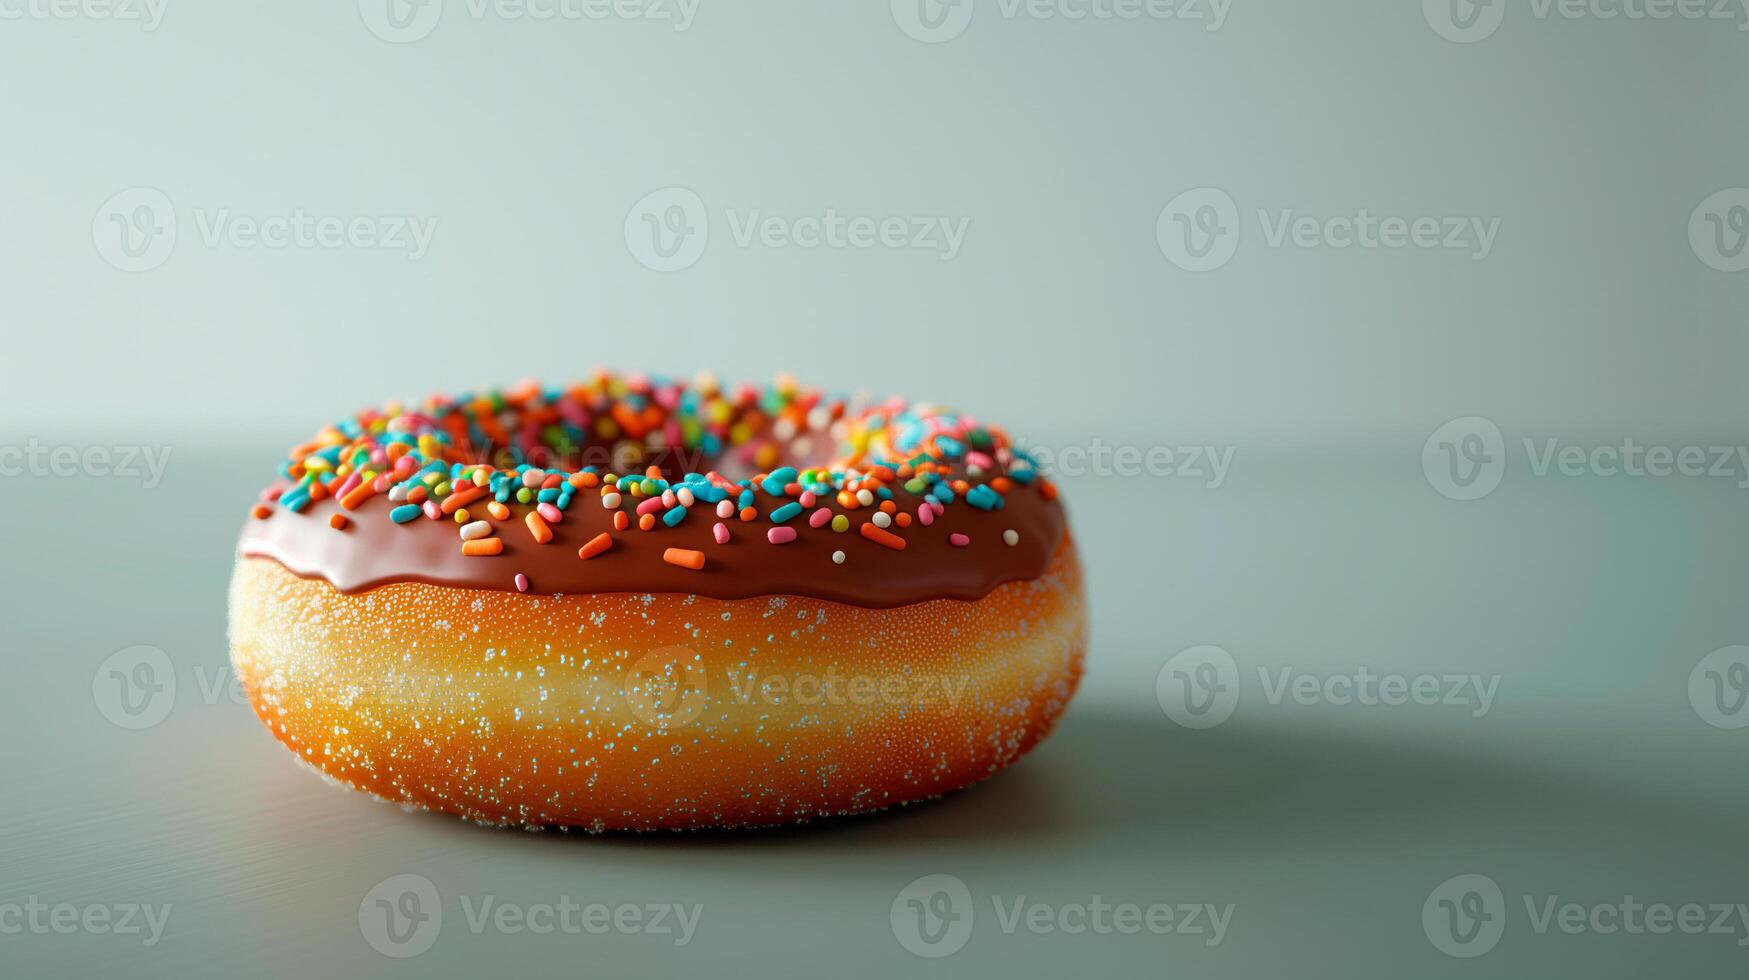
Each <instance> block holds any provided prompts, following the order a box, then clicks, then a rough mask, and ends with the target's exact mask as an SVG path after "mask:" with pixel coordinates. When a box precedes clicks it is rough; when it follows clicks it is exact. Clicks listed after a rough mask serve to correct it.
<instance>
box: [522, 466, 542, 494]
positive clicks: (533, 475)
mask: <svg viewBox="0 0 1749 980" xmlns="http://www.w3.org/2000/svg"><path fill="white" fill-rule="evenodd" d="M546 477H547V475H546V474H545V473H542V472H541V471H540V470H523V471H522V485H523V486H525V487H528V488H529V489H530V490H532V489H534V488H535V487H538V486H540V484H541V481H542V480H544V479H546Z"/></svg>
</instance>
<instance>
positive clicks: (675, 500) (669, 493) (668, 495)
mask: <svg viewBox="0 0 1749 980" xmlns="http://www.w3.org/2000/svg"><path fill="white" fill-rule="evenodd" d="M661 500H662V506H663V507H674V506H676V505H678V504H679V502H680V498H679V497H676V496H674V491H673V490H664V491H662V497H661Z"/></svg>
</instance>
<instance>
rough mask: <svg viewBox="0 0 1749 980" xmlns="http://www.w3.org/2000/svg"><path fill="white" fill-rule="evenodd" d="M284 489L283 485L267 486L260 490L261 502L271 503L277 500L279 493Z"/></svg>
mask: <svg viewBox="0 0 1749 980" xmlns="http://www.w3.org/2000/svg"><path fill="white" fill-rule="evenodd" d="M285 491H286V488H285V487H284V486H274V487H268V488H267V489H266V490H263V491H261V502H262V503H264V504H271V503H273V502H274V501H276V500H278V499H279V495H280V494H282V493H284V492H285Z"/></svg>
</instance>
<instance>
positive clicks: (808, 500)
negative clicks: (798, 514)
mask: <svg viewBox="0 0 1749 980" xmlns="http://www.w3.org/2000/svg"><path fill="white" fill-rule="evenodd" d="M796 499H798V500H800V501H801V504H802V506H803V507H812V506H814V501H815V500H816V499H818V498H816V497H815V496H814V491H812V490H803V491H802V495H801V496H800V497H798V498H796ZM815 526H816V527H817V526H818V525H815Z"/></svg>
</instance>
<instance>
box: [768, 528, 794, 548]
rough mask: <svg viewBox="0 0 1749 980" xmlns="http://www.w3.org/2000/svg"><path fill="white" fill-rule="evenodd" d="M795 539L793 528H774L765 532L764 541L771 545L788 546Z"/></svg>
mask: <svg viewBox="0 0 1749 980" xmlns="http://www.w3.org/2000/svg"><path fill="white" fill-rule="evenodd" d="M795 539H796V529H795V528H793V527H774V528H772V529H771V530H769V531H766V532H765V540H767V541H770V542H771V543H772V544H789V543H790V542H791V541H794V540H795Z"/></svg>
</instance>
